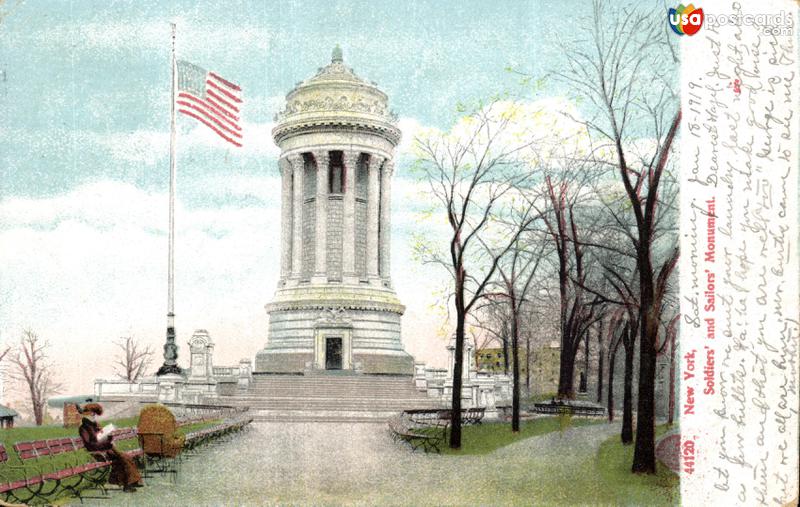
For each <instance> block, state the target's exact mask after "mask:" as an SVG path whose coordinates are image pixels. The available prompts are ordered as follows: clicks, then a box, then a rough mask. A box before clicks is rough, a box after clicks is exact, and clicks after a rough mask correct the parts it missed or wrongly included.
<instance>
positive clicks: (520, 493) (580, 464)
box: [442, 417, 680, 506]
mask: <svg viewBox="0 0 800 507" xmlns="http://www.w3.org/2000/svg"><path fill="white" fill-rule="evenodd" d="M567 423H568V424H569V425H570V426H571V427H586V426H587V425H594V424H605V421H601V420H596V419H594V420H593V419H578V418H572V419H571V420H569V419H563V420H560V419H559V418H558V417H546V418H540V419H535V420H532V421H525V422H523V424H522V427H521V431H520V433H518V434H516V435H514V434H512V433H511V428H510V424H508V423H484V424H482V425H479V426H467V427H464V428H463V431H464V432H463V439H462V446H463V447H462V449H461V451H451V450H450V449H447V448H445V449H443V450H442V452H443V453H444V454H462V455H470V454H471V455H485V454H488V453H490V452H492V451H493V450H495V449H499V448H501V447H503V446H506V445H508V444H511V443H513V442H517V441H520V440H523V439H526V438H530V437H534V436H538V435H545V434H548V433H556V432H559V431H560V430H561V428H562V424H567ZM587 429H588V428H587ZM666 429H667V428H666V427H661V426H660V427H658V428H657V429H656V434H657V435H661V434H663V433H664V432H665V431H666ZM580 431H581V430H578V432H571V434H570V436H569V437H567V435H568V434H567V433H565V434H564V440H562V439H557V441H556V442H554V443H552V444H546V445H544V446H543V447H541V449H540V450H539V451H537V452H535V453H532V454H524V452H525V451H521V452H522V453H523V454H521V455H519V456H517V457H515V458H513V459H514V460H515V461H517V462H518V465H517V466H514V467H513V468H511V469H510V470H506V471H504V473H503V476H502V477H496V476H494V475H492V474H491V473H488V474H487V476H486V477H485V481H486V484H485V485H484V486H485V487H486V488H489V489H492V488H494V489H495V491H502V493H498V494H497V497H496V500H497V501H498V502H499V503H510V504H520V505H587V504H588V505H648V506H656V505H658V506H660V505H664V506H670V505H677V504H678V503H679V498H680V490H679V478H678V476H677V475H676V474H674V473H673V472H671V471H670V470H669V469H667V468H666V467H664V466H662V465H661V464H658V467H657V474H656V475H652V476H645V475H634V474H632V473H631V471H630V470H631V463H632V462H633V445H628V446H623V445H622V444H621V443H620V440H619V433H616V432H615V434H614V435H613V436H611V437H609V438H607V439H605V440H603V441H602V442H601V443H600V445H599V448H597V447H595V446H597V444H596V443H595V444H594V445H593V446H592V445H591V444H590V446H589V447H586V446H585V445H584V443H583V440H582V439H581V437H580ZM570 441H572V442H573V444H564V442H570ZM551 445H554V446H555V447H551ZM465 458H466V456H465ZM474 493H475V494H476V495H478V496H476V498H481V499H482V501H485V500H486V498H484V497H481V496H480V495H479V493H480V492H478V491H476V492H474Z"/></svg>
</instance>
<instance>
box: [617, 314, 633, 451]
mask: <svg viewBox="0 0 800 507" xmlns="http://www.w3.org/2000/svg"><path fill="white" fill-rule="evenodd" d="M625 332H628V331H627V330H626V331H625ZM635 332H636V331H635V330H631V331H630V333H631V334H633V333H635ZM629 342H630V343H625V344H624V345H625V374H624V375H625V392H624V394H623V398H622V434H621V435H620V437H621V439H622V443H623V445H629V444H630V443H632V442H633V349H634V347H633V340H629Z"/></svg>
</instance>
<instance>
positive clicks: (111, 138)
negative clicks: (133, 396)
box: [0, 0, 590, 391]
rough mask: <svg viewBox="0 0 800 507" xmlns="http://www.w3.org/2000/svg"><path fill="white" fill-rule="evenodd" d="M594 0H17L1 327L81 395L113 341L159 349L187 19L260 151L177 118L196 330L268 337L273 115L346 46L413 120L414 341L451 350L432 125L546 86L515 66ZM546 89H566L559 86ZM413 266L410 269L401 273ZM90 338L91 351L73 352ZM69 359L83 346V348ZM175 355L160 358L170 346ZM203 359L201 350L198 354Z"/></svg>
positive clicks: (182, 266)
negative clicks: (174, 92) (419, 166)
mask: <svg viewBox="0 0 800 507" xmlns="http://www.w3.org/2000/svg"><path fill="white" fill-rule="evenodd" d="M589 8H590V3H589V2H577V1H568V2H555V1H553V2H543V1H539V2H536V1H497V2H485V1H468V2H458V4H454V5H450V6H449V5H445V3H444V2H437V1H430V2H394V1H391V2H390V1H371V2H345V1H319V2H293V1H284V2H270V1H264V2H255V1H253V2H246V1H239V2H188V1H187V2H163V1H158V2H156V1H137V2H133V1H130V2H109V1H102V2H100V1H97V2H93V1H80V2H78V1H74V2H67V1H62V2H44V1H38V2H37V1H29V2H18V1H14V0H11V1H9V2H6V3H4V4H2V5H0V12H2V14H3V16H4V17H3V18H2V19H0V30H2V40H3V44H2V45H1V46H0V66H2V68H1V69H0V70H2V71H3V75H4V77H5V79H4V81H2V82H0V117H2V122H0V128H1V129H2V135H1V136H0V266H2V268H0V269H1V270H2V271H1V272H0V275H1V278H0V342H3V341H5V342H12V341H15V340H17V339H18V337H19V335H20V331H21V330H22V329H23V328H25V327H30V328H33V329H34V330H36V331H38V332H39V333H40V334H41V335H42V336H43V337H44V338H46V339H48V340H49V341H50V343H51V344H52V345H53V349H52V356H53V360H54V362H55V363H56V364H57V365H58V367H59V369H60V371H61V372H62V373H63V378H64V381H65V384H66V387H67V390H68V391H76V390H78V391H87V390H89V389H91V380H92V379H93V378H94V377H97V376H110V374H111V365H110V362H111V361H110V357H111V356H113V354H114V348H113V345H112V344H111V342H112V341H113V340H114V339H116V338H118V337H119V336H122V335H125V334H134V335H135V336H136V337H137V338H139V339H140V340H142V341H144V342H146V343H150V344H152V345H153V346H154V348H156V349H158V348H159V347H160V344H161V343H162V342H163V332H164V331H163V329H164V320H165V319H164V313H165V306H166V304H165V303H166V301H165V300H166V294H165V292H166V291H165V285H166V282H165V280H166V230H165V228H166V223H167V220H166V218H167V207H166V205H167V200H166V199H167V198H166V191H167V183H168V130H169V97H170V74H169V73H170V66H169V58H170V45H169V44H170V27H169V23H170V22H171V21H175V22H177V24H178V30H179V33H178V56H179V58H182V59H186V60H189V61H191V62H193V63H195V64H197V65H200V66H203V67H206V68H208V69H211V70H214V71H216V72H218V73H219V74H221V75H222V76H224V77H226V78H228V79H230V80H232V81H235V82H237V83H238V84H240V85H241V87H242V89H243V94H244V98H245V104H244V107H243V112H242V118H243V122H244V124H245V147H244V148H243V149H241V150H237V149H235V148H229V147H228V145H227V144H226V143H224V142H223V141H221V140H218V139H216V138H215V137H214V136H213V134H210V133H209V132H207V131H206V130H205V129H204V127H201V126H198V125H197V124H195V123H194V122H193V121H192V120H191V119H188V118H179V121H178V124H179V131H180V136H179V144H178V149H179V158H178V214H177V218H176V221H177V227H178V237H177V254H176V255H177V280H176V295H177V296H176V297H177V301H176V313H177V315H178V317H177V326H178V341H179V345H180V346H181V350H182V351H184V352H185V350H186V345H185V344H186V341H187V340H188V338H189V336H190V335H191V332H192V330H193V329H195V328H207V329H208V330H209V331H210V333H211V335H212V338H214V339H215V340H216V341H217V347H216V352H217V357H216V362H217V363H220V364H225V363H228V364H233V363H235V362H236V361H238V359H239V358H241V357H251V358H252V357H253V356H254V355H255V352H256V351H257V350H258V348H260V347H261V346H263V344H264V343H265V341H266V339H267V336H266V329H267V317H266V314H265V312H264V310H263V305H264V304H265V303H266V302H268V301H269V300H270V298H271V296H272V293H273V291H274V288H275V286H276V283H277V275H278V270H279V266H278V264H277V261H276V259H277V258H278V252H277V248H278V247H277V238H278V237H279V231H278V227H279V226H278V222H277V219H278V216H279V192H278V187H279V185H278V180H277V176H278V173H277V164H276V160H277V156H278V150H277V148H276V147H275V146H274V144H273V143H272V139H271V137H270V129H271V128H272V119H273V115H274V114H275V113H276V112H277V111H278V110H279V109H280V108H281V107H282V105H283V97H284V96H285V94H286V93H287V92H288V91H290V90H291V89H292V88H293V86H294V85H295V83H297V82H298V81H300V80H302V79H305V78H307V77H309V76H311V75H313V74H314V73H315V72H316V69H317V68H318V67H321V66H324V65H326V64H327V63H328V62H329V60H330V52H331V49H332V48H333V46H334V45H335V44H337V43H338V44H340V45H341V47H342V48H343V50H344V58H345V63H346V64H347V65H349V66H351V67H353V68H354V70H355V71H356V73H357V74H358V75H360V76H362V77H364V78H366V79H369V80H372V81H376V82H377V83H378V84H379V86H380V87H381V88H382V89H383V90H384V91H385V92H386V93H387V94H388V95H389V97H390V105H391V107H392V109H393V110H394V111H395V112H396V113H397V114H398V115H399V117H400V126H401V128H402V130H403V132H404V141H403V143H402V144H401V146H400V147H399V148H398V154H397V157H398V161H399V164H398V168H397V175H396V182H395V187H394V194H395V195H394V198H393V199H392V203H393V206H394V209H393V221H394V231H393V254H392V259H393V263H394V264H393V272H394V280H395V285H396V288H397V291H398V294H399V296H400V298H401V300H403V301H404V302H405V303H406V304H407V305H408V311H407V314H406V317H405V318H404V322H403V325H404V340H405V343H406V345H407V347H408V349H409V350H410V351H411V352H412V353H413V354H415V355H417V356H418V357H419V358H420V359H422V360H428V361H430V362H433V363H438V364H442V363H443V361H444V344H445V343H444V341H443V339H442V338H441V337H437V328H438V326H439V325H440V324H441V323H442V321H443V315H442V313H441V311H439V310H434V309H433V307H434V306H435V303H436V300H437V296H436V295H437V294H438V293H439V292H440V291H441V290H442V287H443V284H444V280H445V278H444V276H443V274H442V273H439V272H436V271H431V269H432V268H429V267H423V266H420V265H418V264H417V263H416V262H415V261H414V260H413V259H412V254H411V248H410V245H409V243H410V234H411V231H412V230H415V229H417V230H418V229H419V227H420V226H419V225H418V224H417V223H416V217H417V216H418V212H419V210H420V209H421V208H422V207H424V206H425V205H426V197H425V194H424V187H422V186H421V185H420V184H419V183H417V182H414V181H413V180H411V179H410V177H409V175H408V166H409V164H410V162H411V158H410V154H409V148H408V147H409V144H410V141H411V138H412V137H413V135H414V133H415V132H416V131H417V129H419V128H421V127H437V128H441V129H447V128H449V126H450V125H452V124H453V122H454V121H455V119H456V117H457V113H456V104H457V103H458V102H471V101H476V100H479V99H485V98H487V97H490V96H492V95H494V94H497V93H502V92H511V93H514V94H521V95H523V96H525V95H526V94H529V92H528V91H526V90H525V89H524V88H521V87H520V86H519V76H518V75H515V74H513V73H510V72H507V71H506V70H505V69H506V68H507V67H509V66H512V67H517V68H520V69H524V70H525V71H528V72H531V73H532V74H533V75H535V76H538V75H542V74H543V73H544V72H545V71H546V70H547V69H550V68H554V67H556V66H557V62H558V60H559V55H560V52H561V49H560V45H559V41H558V38H559V37H560V38H562V39H566V40H569V39H571V38H572V37H573V34H572V33H571V30H572V28H571V26H572V25H571V23H570V21H571V20H574V19H575V18H576V16H579V15H581V11H586V12H587V13H588V9H589ZM544 94H545V95H547V96H559V95H562V94H564V92H563V90H560V89H558V88H557V87H553V86H551V87H549V88H547V89H546V90H545V91H544ZM400 275H402V276H400ZM76 350H81V351H83V353H81V354H79V355H77V356H75V351H76ZM67 357H70V360H69V361H67V359H66V358H67ZM159 359H160V358H159ZM182 359H183V360H185V353H184V355H183V356H182Z"/></svg>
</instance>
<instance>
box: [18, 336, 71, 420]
mask: <svg viewBox="0 0 800 507" xmlns="http://www.w3.org/2000/svg"><path fill="white" fill-rule="evenodd" d="M48 346H49V344H48V343H47V342H46V341H42V340H41V339H40V338H39V335H37V334H36V333H35V332H33V331H31V330H30V329H26V330H24V331H23V332H22V337H21V338H20V341H19V345H18V348H17V351H16V354H15V355H14V356H12V357H11V363H12V364H13V365H14V366H15V371H13V372H12V376H13V377H14V378H15V379H16V380H19V381H20V382H22V383H23V384H25V386H26V388H27V390H28V400H29V402H30V406H31V413H32V414H33V418H34V421H35V422H36V425H37V426H41V425H42V423H43V422H44V410H45V404H46V403H47V398H48V397H50V396H52V395H53V394H56V393H58V391H59V390H60V389H61V385H60V384H58V383H57V382H55V381H54V380H53V376H52V365H51V364H50V363H49V362H48V361H47V354H46V350H47V348H48Z"/></svg>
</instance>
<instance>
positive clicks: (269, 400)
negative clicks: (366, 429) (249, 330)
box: [231, 372, 440, 422]
mask: <svg viewBox="0 0 800 507" xmlns="http://www.w3.org/2000/svg"><path fill="white" fill-rule="evenodd" d="M231 401H233V402H234V403H235V404H236V405H240V406H247V407H250V413H251V414H252V415H253V416H254V417H255V420H256V421H349V422H383V421H385V420H386V419H388V418H389V417H391V416H392V415H394V414H397V413H398V412H400V411H402V410H405V409H412V408H439V407H440V403H439V402H438V401H437V400H433V399H430V398H428V397H427V396H426V395H425V393H420V392H419V391H417V389H416V388H415V387H414V385H413V384H412V379H411V377H409V376H389V375H359V374H352V373H348V372H316V373H313V374H306V375H258V374H257V375H253V381H252V383H251V384H250V388H249V389H248V391H247V392H246V393H244V394H238V395H236V396H235V397H233V398H231Z"/></svg>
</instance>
